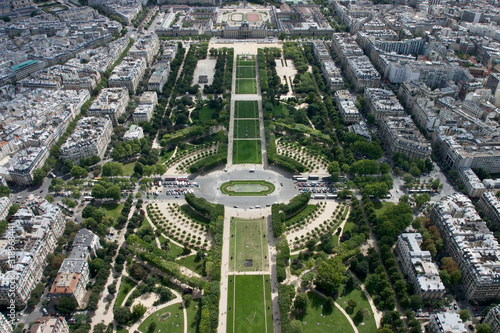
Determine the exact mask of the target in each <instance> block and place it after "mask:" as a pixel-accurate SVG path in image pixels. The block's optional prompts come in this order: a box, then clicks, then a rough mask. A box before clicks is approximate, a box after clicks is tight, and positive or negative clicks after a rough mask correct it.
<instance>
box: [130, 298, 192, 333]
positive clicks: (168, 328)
mask: <svg viewBox="0 0 500 333" xmlns="http://www.w3.org/2000/svg"><path fill="white" fill-rule="evenodd" d="M152 322H155V323H156V329H155V332H169V333H170V332H171V333H182V332H184V314H183V313H182V308H181V303H177V304H173V305H170V306H167V307H166V308H163V309H161V310H158V311H156V312H154V313H152V314H151V315H150V316H149V317H147V318H146V319H145V320H144V321H143V322H142V324H141V325H140V326H139V331H141V332H143V333H146V332H147V331H148V327H149V325H150V324H151V323H152Z"/></svg>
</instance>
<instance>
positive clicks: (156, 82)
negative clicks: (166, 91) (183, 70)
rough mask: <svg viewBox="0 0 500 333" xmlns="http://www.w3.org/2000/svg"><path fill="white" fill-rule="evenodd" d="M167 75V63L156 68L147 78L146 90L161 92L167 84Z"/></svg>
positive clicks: (168, 66) (168, 69)
mask: <svg viewBox="0 0 500 333" xmlns="http://www.w3.org/2000/svg"><path fill="white" fill-rule="evenodd" d="M169 73H170V63H168V62H167V63H166V64H165V65H164V66H157V67H156V69H155V71H154V72H153V73H152V74H151V77H150V78H149V81H148V90H156V91H159V92H161V91H162V90H163V86H164V85H165V83H167V80H168V74H169Z"/></svg>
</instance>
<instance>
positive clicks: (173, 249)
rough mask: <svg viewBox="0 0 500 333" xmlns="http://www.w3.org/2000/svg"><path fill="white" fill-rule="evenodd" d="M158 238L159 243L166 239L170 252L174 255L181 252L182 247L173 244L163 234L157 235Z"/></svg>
mask: <svg viewBox="0 0 500 333" xmlns="http://www.w3.org/2000/svg"><path fill="white" fill-rule="evenodd" d="M158 240H159V241H160V243H162V242H164V241H165V240H167V241H168V242H169V244H170V252H171V253H173V254H174V256H176V257H177V256H178V255H179V253H181V252H182V247H180V246H177V245H175V244H174V243H172V242H171V241H170V240H169V239H166V238H165V237H163V236H161V235H160V236H158Z"/></svg>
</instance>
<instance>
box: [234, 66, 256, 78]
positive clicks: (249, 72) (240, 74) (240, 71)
mask: <svg viewBox="0 0 500 333" xmlns="http://www.w3.org/2000/svg"><path fill="white" fill-rule="evenodd" d="M256 77H257V75H256V73H255V67H254V66H247V67H240V66H238V67H236V78H238V79H255V78H256Z"/></svg>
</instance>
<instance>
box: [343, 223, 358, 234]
mask: <svg viewBox="0 0 500 333" xmlns="http://www.w3.org/2000/svg"><path fill="white" fill-rule="evenodd" d="M355 226H356V224H354V223H353V222H349V221H348V222H346V223H345V224H344V232H346V231H351V230H352V228H354V227H355Z"/></svg>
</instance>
